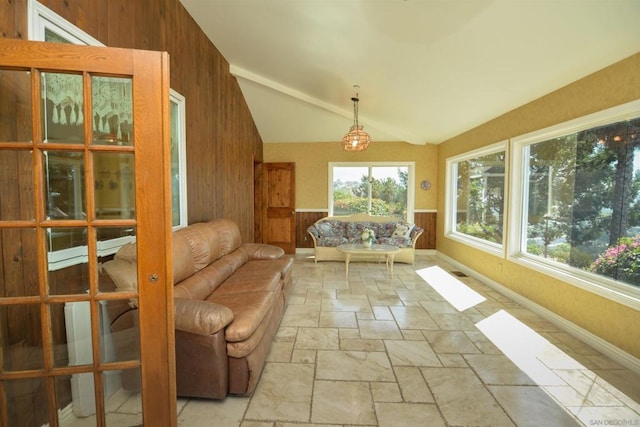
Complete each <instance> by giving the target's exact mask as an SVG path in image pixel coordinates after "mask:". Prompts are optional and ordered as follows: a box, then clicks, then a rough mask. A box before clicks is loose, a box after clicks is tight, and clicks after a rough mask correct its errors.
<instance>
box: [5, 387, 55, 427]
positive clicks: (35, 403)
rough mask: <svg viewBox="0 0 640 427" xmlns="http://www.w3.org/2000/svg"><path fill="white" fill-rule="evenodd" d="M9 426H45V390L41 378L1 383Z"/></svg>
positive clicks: (46, 422)
mask: <svg viewBox="0 0 640 427" xmlns="http://www.w3.org/2000/svg"><path fill="white" fill-rule="evenodd" d="M2 387H3V388H4V392H5V394H6V400H7V415H8V418H9V425H10V426H45V425H48V424H49V423H48V420H47V406H48V404H47V394H46V392H47V389H46V387H45V381H44V379H43V378H33V379H25V380H15V381H3V382H2Z"/></svg>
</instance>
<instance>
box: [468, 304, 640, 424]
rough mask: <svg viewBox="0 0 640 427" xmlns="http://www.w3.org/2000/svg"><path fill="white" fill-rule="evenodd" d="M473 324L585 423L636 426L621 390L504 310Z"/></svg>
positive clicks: (637, 420) (639, 420)
mask: <svg viewBox="0 0 640 427" xmlns="http://www.w3.org/2000/svg"><path fill="white" fill-rule="evenodd" d="M476 327H477V328H478V329H479V330H480V331H482V332H483V333H484V335H486V337H487V338H489V340H491V342H493V344H495V346H496V347H498V348H499V349H500V350H501V351H502V352H503V353H504V355H505V356H507V357H508V358H509V359H510V360H511V361H512V362H513V363H514V364H516V365H517V366H518V368H520V369H521V370H522V371H523V372H524V373H525V374H526V375H528V376H529V377H530V378H531V379H532V380H533V381H534V382H535V383H536V384H537V385H539V386H540V387H541V388H542V389H543V390H545V391H546V392H547V393H548V394H549V395H551V396H552V397H554V398H555V399H557V400H560V401H561V402H560V403H563V404H564V405H563V406H565V407H566V408H567V409H568V410H569V411H570V412H571V413H573V415H574V416H576V417H577V418H578V419H580V421H582V422H583V423H585V424H586V425H630V426H639V425H640V415H639V414H638V413H636V412H634V411H633V410H630V409H629V408H628V407H627V406H626V405H625V403H627V404H631V405H637V404H636V403H635V402H622V401H620V400H618V399H624V397H623V396H624V393H622V392H620V391H619V390H617V389H616V388H615V387H614V386H612V385H611V384H609V383H608V382H607V381H605V380H604V379H603V378H601V377H599V376H598V375H597V374H596V373H594V372H593V371H591V370H589V369H587V368H586V367H585V366H584V365H582V364H581V363H579V362H578V361H576V360H575V359H573V358H572V357H571V356H569V355H568V354H566V353H565V352H563V351H562V350H560V349H559V348H558V347H556V346H555V345H553V344H552V343H551V342H549V341H548V340H547V339H545V338H544V337H542V336H541V335H540V334H538V333H537V332H536V331H534V330H533V329H531V328H530V327H528V326H527V325H525V324H524V323H522V322H521V321H520V320H518V319H516V318H515V317H513V316H512V315H511V314H509V313H507V312H506V311H504V310H500V311H498V312H496V313H494V314H492V315H491V316H489V317H487V318H486V319H483V320H481V321H479V322H478V323H476ZM567 399H571V400H572V402H568V401H567ZM562 400H565V401H564V402H562Z"/></svg>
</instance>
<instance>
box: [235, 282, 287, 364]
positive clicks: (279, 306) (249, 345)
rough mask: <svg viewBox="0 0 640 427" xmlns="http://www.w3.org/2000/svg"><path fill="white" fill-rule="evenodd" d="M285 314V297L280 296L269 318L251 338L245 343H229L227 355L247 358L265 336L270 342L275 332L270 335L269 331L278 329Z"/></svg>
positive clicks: (267, 317) (269, 313)
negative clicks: (266, 335)
mask: <svg viewBox="0 0 640 427" xmlns="http://www.w3.org/2000/svg"><path fill="white" fill-rule="evenodd" d="M283 312H284V296H283V295H282V294H280V296H278V297H277V298H276V300H275V304H274V306H273V307H272V308H271V310H270V311H269V312H268V313H267V316H266V317H265V318H264V320H263V321H262V322H260V325H259V326H258V327H257V328H256V330H255V331H253V334H251V336H250V337H249V338H247V339H246V340H244V341H238V342H227V355H228V356H229V357H236V358H241V357H246V356H247V355H249V354H251V353H252V352H253V351H254V350H255V348H256V347H257V346H258V345H259V344H260V342H262V341H263V340H264V338H265V334H268V341H269V342H270V341H271V338H272V334H273V332H275V330H272V331H271V333H269V329H277V327H278V326H277V325H279V324H280V319H281V318H282V313H283ZM274 322H276V325H275V328H274V325H273V323H274Z"/></svg>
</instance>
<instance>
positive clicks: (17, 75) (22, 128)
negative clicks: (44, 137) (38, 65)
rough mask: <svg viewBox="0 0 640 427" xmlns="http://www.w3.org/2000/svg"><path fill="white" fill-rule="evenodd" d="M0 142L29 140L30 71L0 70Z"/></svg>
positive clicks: (30, 139)
mask: <svg viewBox="0 0 640 427" xmlns="http://www.w3.org/2000/svg"><path fill="white" fill-rule="evenodd" d="M0 94H2V96H0V142H31V141H32V132H31V123H32V120H31V73H30V72H28V71H9V70H0Z"/></svg>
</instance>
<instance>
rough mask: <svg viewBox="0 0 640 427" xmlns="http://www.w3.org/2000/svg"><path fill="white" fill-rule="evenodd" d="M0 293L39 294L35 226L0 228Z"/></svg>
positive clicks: (23, 295)
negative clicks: (0, 248)
mask: <svg viewBox="0 0 640 427" xmlns="http://www.w3.org/2000/svg"><path fill="white" fill-rule="evenodd" d="M0 244H1V245H2V246H1V247H2V256H0V272H1V273H0V297H25V296H35V295H38V294H39V290H38V263H37V259H36V255H35V252H36V248H37V244H36V230H35V228H13V229H12V228H6V229H3V230H0Z"/></svg>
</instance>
